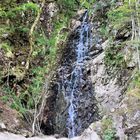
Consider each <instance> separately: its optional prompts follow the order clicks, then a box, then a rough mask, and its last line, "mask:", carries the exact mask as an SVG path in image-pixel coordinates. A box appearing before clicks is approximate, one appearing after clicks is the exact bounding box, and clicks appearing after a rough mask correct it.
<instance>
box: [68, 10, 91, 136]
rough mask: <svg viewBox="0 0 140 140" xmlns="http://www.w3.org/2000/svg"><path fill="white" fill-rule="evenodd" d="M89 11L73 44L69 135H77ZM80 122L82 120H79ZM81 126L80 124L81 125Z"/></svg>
mask: <svg viewBox="0 0 140 140" xmlns="http://www.w3.org/2000/svg"><path fill="white" fill-rule="evenodd" d="M86 20H87V12H86V13H85V15H84V16H83V21H82V24H81V26H80V28H79V29H78V30H79V31H78V32H79V40H78V41H77V42H75V43H74V44H73V47H74V48H75V52H76V61H75V64H74V66H73V68H72V74H71V78H70V81H67V83H68V88H69V89H70V90H68V91H67V92H66V98H67V101H68V102H69V108H68V119H67V128H68V137H69V138H71V137H74V136H75V135H76V128H75V120H76V119H77V106H78V102H77V101H78V100H77V98H78V94H79V92H80V88H81V85H82V79H83V73H82V68H83V66H84V58H85V56H86V55H87V53H88V47H89V24H88V23H87V21H86ZM79 124H80V120H79ZM79 127H80V126H79Z"/></svg>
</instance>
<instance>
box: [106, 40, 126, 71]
mask: <svg viewBox="0 0 140 140" xmlns="http://www.w3.org/2000/svg"><path fill="white" fill-rule="evenodd" d="M110 42H111V41H110ZM108 45H109V47H108V48H107V49H106V50H105V65H106V66H107V67H110V68H113V69H116V68H123V67H125V60H124V55H123V53H122V52H121V50H122V49H123V46H122V45H121V44H120V45H114V44H111V43H109V44H108Z"/></svg>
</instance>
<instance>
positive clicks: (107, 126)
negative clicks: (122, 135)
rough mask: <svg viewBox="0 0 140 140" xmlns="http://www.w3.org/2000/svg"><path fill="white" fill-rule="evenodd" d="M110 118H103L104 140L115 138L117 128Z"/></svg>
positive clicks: (113, 139)
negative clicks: (115, 128)
mask: <svg viewBox="0 0 140 140" xmlns="http://www.w3.org/2000/svg"><path fill="white" fill-rule="evenodd" d="M112 125H113V124H112V120H111V119H110V118H108V119H103V120H102V130H103V140H115V130H114V128H113V127H112Z"/></svg>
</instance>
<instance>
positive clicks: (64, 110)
mask: <svg viewBox="0 0 140 140" xmlns="http://www.w3.org/2000/svg"><path fill="white" fill-rule="evenodd" d="M90 38H91V37H90V24H89V22H88V12H85V13H84V15H83V17H82V18H81V25H80V26H79V27H78V28H77V29H75V31H74V35H71V36H70V37H69V41H68V42H69V43H68V45H67V48H66V50H65V52H64V55H63V59H62V64H61V66H60V68H59V70H58V76H57V85H58V86H57V99H56V105H55V108H56V109H55V111H56V117H55V124H54V125H55V128H56V131H55V133H60V134H62V133H63V135H66V136H68V137H69V138H72V137H74V136H77V135H80V134H81V133H82V132H83V131H84V129H85V128H87V127H88V126H89V125H90V124H91V123H92V122H93V121H94V120H95V117H94V115H95V112H96V111H95V110H96V109H95V107H96V105H95V102H94V101H95V97H94V93H93V88H92V83H91V81H90V80H89V79H88V75H87V72H86V68H85V59H86V58H87V56H88V53H89V48H90V44H91V40H90ZM55 93H56V92H55ZM65 102H66V103H65Z"/></svg>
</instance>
